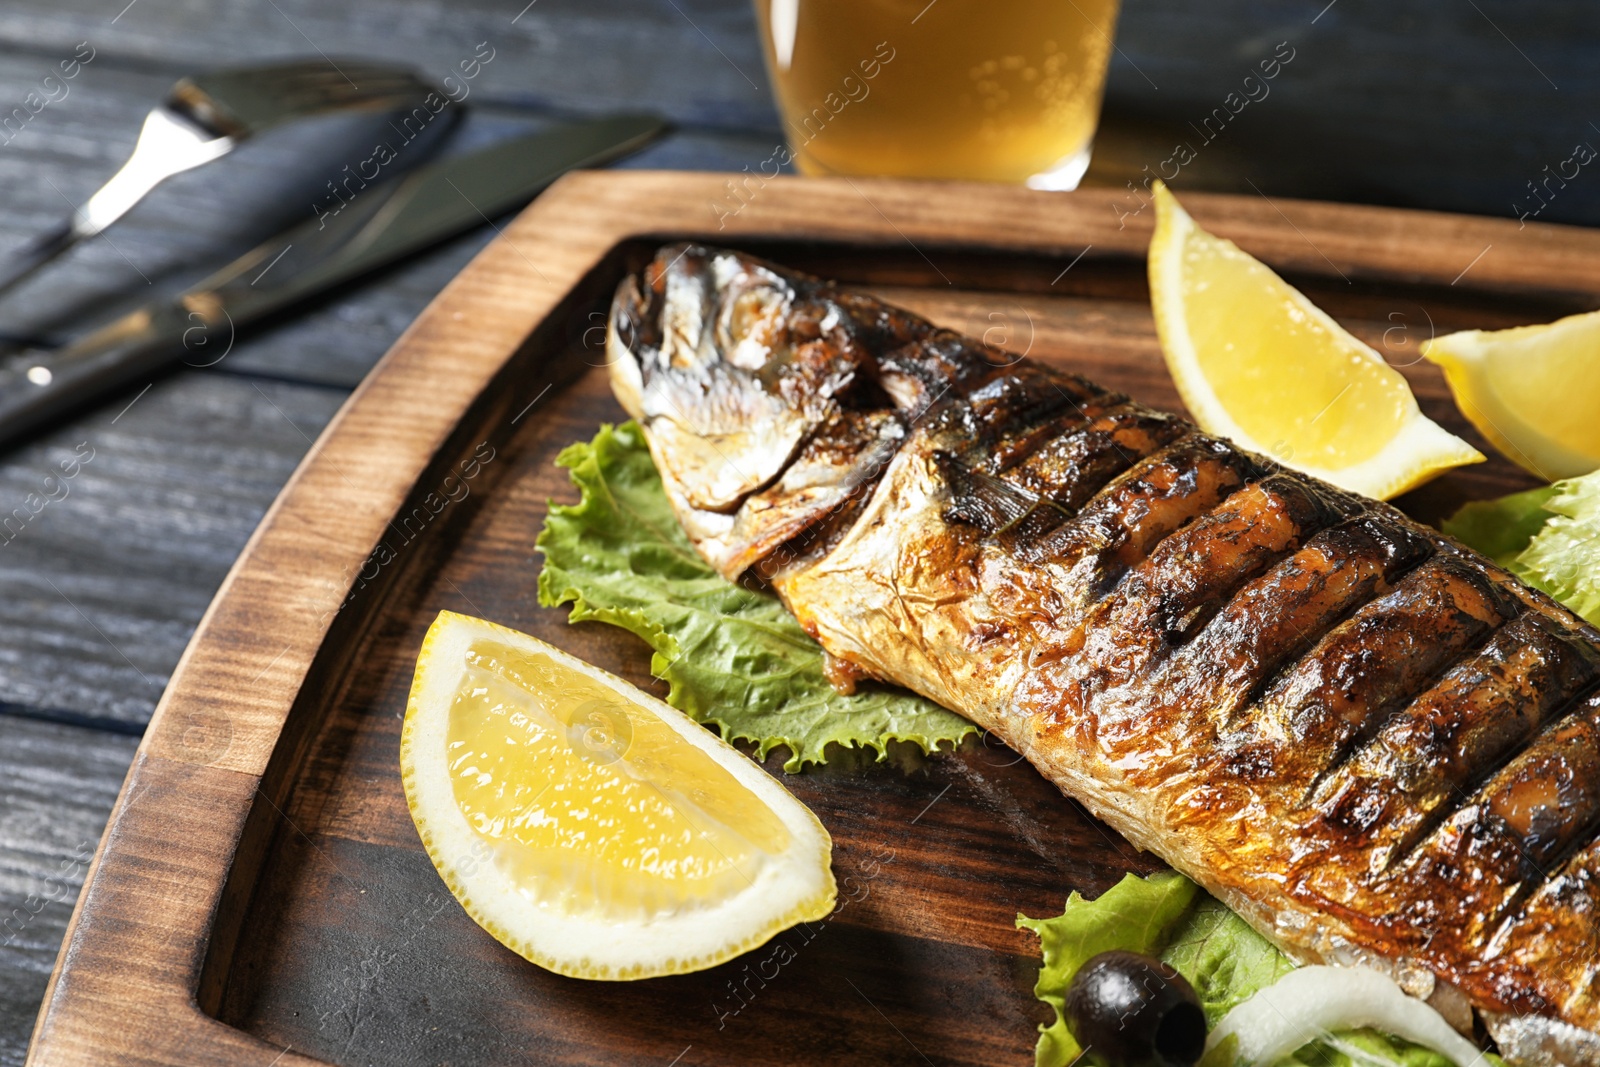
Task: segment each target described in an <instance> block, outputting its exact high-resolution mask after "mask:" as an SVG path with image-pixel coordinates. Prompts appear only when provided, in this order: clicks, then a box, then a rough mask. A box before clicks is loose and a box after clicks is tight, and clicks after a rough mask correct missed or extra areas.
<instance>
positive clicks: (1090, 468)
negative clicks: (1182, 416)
mask: <svg viewBox="0 0 1600 1067" xmlns="http://www.w3.org/2000/svg"><path fill="white" fill-rule="evenodd" d="M1189 429H1190V428H1189V427H1188V426H1187V425H1185V424H1184V423H1183V422H1182V421H1181V420H1178V419H1175V418H1173V417H1172V416H1170V415H1163V414H1161V413H1159V412H1154V411H1150V410H1149V409H1148V408H1144V407H1140V406H1139V405H1136V404H1124V405H1121V406H1119V407H1116V408H1111V409H1109V410H1106V411H1104V412H1102V413H1100V414H1098V415H1096V416H1095V417H1093V418H1091V419H1089V420H1087V421H1086V422H1085V423H1084V424H1083V425H1082V426H1081V427H1078V428H1076V429H1074V430H1073V431H1071V432H1069V433H1064V434H1062V435H1060V436H1058V437H1055V438H1053V439H1050V440H1047V441H1041V442H1040V443H1039V446H1038V447H1037V448H1036V449H1035V450H1034V452H1033V453H1032V454H1031V455H1029V456H1028V457H1027V458H1026V459H1025V460H1023V461H1022V462H1021V463H1018V464H1015V465H1013V466H1012V467H1011V468H1010V469H1008V470H1007V471H1006V472H1005V473H1004V474H1003V475H1002V477H1003V478H1004V479H1005V480H1006V481H1007V482H1009V483H1011V484H1012V485H1015V486H1017V487H1018V488H1019V489H1022V490H1024V491H1026V492H1030V493H1033V494H1034V495H1036V496H1040V497H1043V498H1045V499H1048V500H1050V501H1052V502H1053V503H1055V504H1056V505H1057V506H1059V507H1060V508H1061V509H1062V510H1064V511H1065V512H1067V513H1068V514H1075V513H1076V512H1077V511H1078V510H1079V509H1080V508H1082V507H1083V505H1084V504H1086V503H1088V501H1089V500H1090V499H1092V498H1093V497H1094V496H1095V494H1097V493H1099V492H1100V491H1101V490H1102V489H1104V488H1105V486H1106V485H1107V483H1109V482H1110V481H1111V480H1112V479H1113V478H1115V477H1116V476H1117V475H1119V474H1121V473H1123V472H1124V471H1126V470H1128V469H1130V468H1131V467H1133V466H1134V465H1135V464H1137V463H1138V462H1139V461H1140V460H1142V459H1144V458H1145V457H1147V456H1149V455H1151V454H1152V453H1154V452H1156V451H1157V450H1159V449H1161V448H1164V447H1165V446H1167V445H1169V444H1171V443H1172V442H1173V441H1176V440H1177V439H1178V438H1180V437H1183V436H1185V435H1186V434H1187V433H1188V432H1189Z"/></svg>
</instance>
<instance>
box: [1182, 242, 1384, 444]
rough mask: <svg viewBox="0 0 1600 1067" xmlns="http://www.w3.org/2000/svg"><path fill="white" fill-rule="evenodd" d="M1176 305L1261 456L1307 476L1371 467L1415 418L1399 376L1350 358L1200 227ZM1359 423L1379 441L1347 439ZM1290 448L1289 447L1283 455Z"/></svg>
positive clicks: (1299, 306) (1344, 344) (1188, 250)
mask: <svg viewBox="0 0 1600 1067" xmlns="http://www.w3.org/2000/svg"><path fill="white" fill-rule="evenodd" d="M1184 260H1185V263H1184V266H1185V269H1184V272H1183V288H1184V293H1183V299H1184V304H1185V307H1186V309H1187V312H1188V314H1187V318H1188V326H1189V334H1190V336H1191V337H1192V338H1193V339H1194V347H1195V352H1196V355H1197V356H1198V362H1199V365H1200V371H1201V373H1203V374H1204V375H1205V376H1206V379H1207V380H1208V381H1209V382H1210V383H1211V386H1212V389H1213V390H1215V391H1216V392H1217V393H1218V394H1220V395H1225V396H1227V397H1228V402H1227V403H1228V413H1229V414H1230V415H1232V416H1233V421H1234V422H1235V423H1237V424H1238V426H1239V428H1240V429H1242V430H1243V431H1244V432H1245V433H1246V434H1248V435H1249V436H1250V437H1252V438H1254V439H1255V440H1256V441H1259V442H1262V443H1264V444H1266V445H1267V446H1268V449H1269V451H1277V452H1280V453H1281V452H1288V451H1290V449H1291V448H1292V453H1291V455H1290V456H1289V458H1292V459H1293V460H1295V461H1296V462H1297V463H1300V464H1305V465H1307V466H1312V467H1348V466H1351V465H1353V464H1356V463H1360V462H1362V461H1363V460H1367V459H1371V458H1372V457H1373V456H1375V455H1377V454H1378V453H1379V452H1380V451H1382V450H1383V447H1384V445H1385V444H1386V443H1387V442H1388V440H1389V438H1388V436H1386V435H1385V434H1384V433H1383V432H1382V431H1383V430H1393V429H1397V428H1398V427H1399V426H1400V425H1401V424H1402V423H1403V422H1405V420H1406V418H1407V417H1408V416H1409V415H1410V414H1411V412H1412V411H1414V410H1415V407H1416V403H1415V401H1414V400H1413V399H1412V396H1411V389H1410V387H1409V386H1408V385H1407V384H1406V381H1405V379H1404V378H1403V377H1401V375H1400V373H1399V372H1398V371H1396V370H1394V369H1393V368H1392V367H1390V366H1388V365H1387V364H1385V363H1383V362H1382V361H1381V360H1379V359H1375V358H1370V357H1368V356H1367V355H1366V354H1365V353H1363V352H1360V351H1352V350H1351V348H1350V345H1349V341H1348V340H1347V338H1348V335H1347V334H1345V333H1344V331H1343V330H1342V329H1338V327H1336V326H1333V325H1332V324H1331V323H1329V322H1327V321H1325V320H1324V319H1322V318H1321V317H1320V316H1315V315H1311V314H1309V313H1307V311H1306V309H1305V307H1304V304H1305V297H1303V296H1302V295H1301V294H1300V293H1299V292H1298V291H1296V290H1295V289H1293V288H1291V287H1290V286H1289V285H1288V283H1287V282H1285V281H1284V280H1283V279H1282V278H1280V277H1278V276H1277V275H1276V274H1274V273H1273V272H1272V271H1271V270H1269V269H1268V268H1267V267H1266V266H1265V265H1264V264H1262V263H1261V262H1260V261H1258V260H1256V259H1255V258H1253V257H1252V256H1249V255H1247V254H1245V253H1244V252H1241V251H1240V250H1239V249H1238V248H1236V247H1235V246H1234V245H1233V243H1232V242H1229V241H1221V240H1218V239H1217V238H1215V237H1212V236H1211V235H1210V234H1208V233H1206V232H1204V231H1203V230H1199V229H1198V228H1197V229H1196V230H1195V232H1194V233H1193V234H1192V235H1191V236H1190V238H1189V240H1188V241H1187V242H1186V243H1185V248H1184ZM1351 422H1355V423H1359V424H1360V425H1362V426H1364V427H1369V428H1371V429H1372V430H1375V431H1378V432H1367V433H1359V434H1357V433H1350V432H1349V431H1348V425H1349V423H1351ZM1285 446H1289V447H1285Z"/></svg>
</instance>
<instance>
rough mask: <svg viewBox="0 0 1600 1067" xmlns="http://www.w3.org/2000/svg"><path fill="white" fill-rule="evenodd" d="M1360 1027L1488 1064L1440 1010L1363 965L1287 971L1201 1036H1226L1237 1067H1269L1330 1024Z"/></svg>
mask: <svg viewBox="0 0 1600 1067" xmlns="http://www.w3.org/2000/svg"><path fill="white" fill-rule="evenodd" d="M1362 1026H1371V1027H1375V1028H1376V1029H1379V1030H1383V1031H1385V1032H1387V1033H1391V1034H1393V1035H1395V1036H1396V1037H1402V1038H1405V1039H1406V1040H1407V1041H1412V1042H1415V1043H1416V1044H1418V1045H1423V1046H1426V1047H1427V1048H1431V1049H1433V1050H1434V1051H1435V1052H1437V1053H1439V1054H1440V1055H1442V1056H1448V1057H1449V1058H1450V1059H1451V1060H1453V1061H1455V1063H1456V1065H1457V1067H1486V1065H1487V1064H1488V1062H1489V1061H1488V1059H1487V1057H1485V1056H1484V1054H1483V1053H1482V1052H1480V1051H1479V1050H1478V1048H1477V1046H1475V1045H1474V1044H1473V1043H1472V1042H1470V1041H1468V1040H1467V1039H1466V1038H1464V1037H1462V1036H1461V1035H1460V1034H1458V1033H1456V1031H1455V1028H1454V1027H1452V1026H1451V1025H1450V1024H1449V1023H1447V1022H1445V1020H1444V1016H1442V1015H1440V1014H1439V1013H1438V1012H1436V1011H1434V1010H1433V1009H1432V1008H1430V1007H1429V1006H1428V1005H1427V1004H1425V1003H1424V1002H1422V1001H1420V1000H1418V999H1416V998H1415V997H1410V996H1407V995H1406V994H1405V992H1404V991H1402V990H1401V988H1400V987H1399V986H1397V985H1395V984H1394V980H1393V979H1391V978H1390V977H1389V976H1388V975H1386V974H1383V973H1381V972H1379V971H1375V970H1372V969H1371V968H1369V967H1300V968H1297V969H1296V970H1293V971H1290V972H1289V973H1288V974H1286V975H1284V976H1283V977H1282V978H1280V979H1278V980H1277V981H1276V982H1274V983H1273V984H1272V985H1269V986H1267V987H1266V988H1265V989H1262V990H1260V991H1258V992H1257V993H1256V994H1255V996H1253V997H1251V998H1250V999H1249V1000H1246V1001H1245V1002H1244V1003H1242V1004H1240V1005H1238V1006H1237V1007H1235V1008H1234V1009H1233V1010H1232V1011H1230V1012H1228V1014H1226V1015H1224V1016H1223V1017H1222V1021H1221V1022H1219V1023H1217V1025H1216V1028H1215V1029H1214V1030H1212V1031H1211V1036H1210V1037H1209V1038H1207V1039H1206V1051H1207V1052H1210V1051H1211V1050H1212V1049H1213V1048H1215V1047H1216V1046H1217V1045H1219V1044H1221V1043H1222V1042H1223V1040H1224V1039H1226V1038H1228V1037H1234V1038H1236V1039H1237V1040H1238V1042H1239V1045H1238V1064H1239V1067H1271V1065H1272V1064H1274V1063H1277V1062H1278V1061H1279V1060H1281V1059H1282V1058H1283V1057H1285V1056H1287V1055H1289V1054H1290V1053H1291V1052H1293V1051H1295V1050H1296V1049H1298V1048H1300V1047H1301V1046H1302V1045H1304V1044H1306V1043H1307V1042H1308V1041H1315V1040H1317V1039H1318V1038H1321V1037H1324V1036H1326V1035H1327V1033H1328V1032H1329V1031H1330V1030H1353V1029H1355V1028H1357V1027H1362Z"/></svg>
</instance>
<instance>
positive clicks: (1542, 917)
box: [1489, 841, 1600, 1014]
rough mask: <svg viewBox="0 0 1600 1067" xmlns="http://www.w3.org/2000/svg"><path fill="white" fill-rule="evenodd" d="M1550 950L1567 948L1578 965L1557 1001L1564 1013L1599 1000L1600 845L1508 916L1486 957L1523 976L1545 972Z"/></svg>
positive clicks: (1577, 858)
mask: <svg viewBox="0 0 1600 1067" xmlns="http://www.w3.org/2000/svg"><path fill="white" fill-rule="evenodd" d="M1519 934H1522V935H1523V936H1518V935H1519ZM1551 946H1558V947H1560V948H1564V949H1567V950H1568V951H1569V953H1570V958H1571V959H1575V960H1577V961H1578V962H1579V963H1581V964H1582V970H1581V971H1580V973H1579V974H1577V975H1576V976H1574V977H1573V978H1572V979H1571V980H1570V981H1568V982H1567V983H1565V989H1564V990H1562V993H1561V999H1560V1000H1559V1001H1558V1002H1557V1006H1558V1007H1559V1008H1560V1010H1561V1011H1562V1012H1563V1013H1570V1014H1578V1011H1577V1010H1576V1009H1579V1008H1580V1007H1581V1006H1582V1005H1583V1004H1585V1003H1587V1004H1589V1005H1593V1004H1594V1003H1595V1001H1596V1000H1597V999H1600V841H1595V842H1592V843H1591V844H1589V845H1588V846H1587V847H1586V848H1584V849H1582V850H1580V851H1579V852H1577V853H1576V854H1575V855H1573V857H1572V858H1571V859H1570V860H1568V861H1567V863H1566V865H1565V866H1563V867H1562V868H1561V869H1560V870H1559V871H1557V872H1556V873H1555V874H1554V875H1552V876H1551V877H1550V879H1549V880H1547V881H1546V882H1545V883H1544V884H1543V885H1541V886H1539V888H1538V889H1536V890H1535V891H1534V892H1533V893H1532V894H1531V895H1530V896H1529V898H1528V901H1527V903H1526V904H1525V905H1524V906H1523V908H1522V909H1521V911H1520V912H1518V913H1516V914H1513V915H1511V916H1508V917H1507V918H1506V920H1505V921H1504V922H1503V923H1502V924H1501V926H1500V928H1499V929H1498V930H1496V931H1495V934H1494V937H1493V938H1492V939H1491V940H1490V942H1489V952H1490V953H1491V954H1492V955H1496V956H1503V957H1504V958H1506V959H1507V960H1508V961H1509V962H1512V963H1514V964H1517V965H1519V966H1520V967H1521V968H1522V969H1523V970H1524V973H1530V974H1531V973H1534V972H1536V971H1539V970H1543V971H1545V972H1546V973H1548V972H1550V971H1551V970H1553V968H1551V967H1549V966H1548V964H1549V962H1550V961H1549V958H1548V957H1549V955H1550V947H1551ZM1541 964H1544V965H1545V966H1543V967H1541V966H1540V965H1541Z"/></svg>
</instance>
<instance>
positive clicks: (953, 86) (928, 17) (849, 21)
mask: <svg viewBox="0 0 1600 1067" xmlns="http://www.w3.org/2000/svg"><path fill="white" fill-rule="evenodd" d="M755 6H756V14H757V17H758V18H759V20H760V23H761V34H762V40H763V44H764V45H765V48H766V57H767V70H768V72H769V73H770V74H771V76H772V82H773V85H774V87H775V89H776V92H777V97H778V108H779V111H780V112H781V114H782V116H783V121H784V126H785V132H786V133H787V136H788V138H789V143H790V146H791V149H792V152H793V157H794V161H795V165H796V166H797V167H798V168H799V170H800V172H801V173H803V174H882V175H895V176H900V177H913V178H970V179H977V180H981V181H1000V182H1026V183H1028V184H1030V185H1034V186H1036V187H1041V188H1051V189H1070V188H1072V187H1073V186H1075V185H1076V184H1077V182H1078V179H1079V178H1080V177H1082V175H1083V172H1084V169H1085V168H1086V167H1087V166H1088V162H1089V145H1090V142H1091V140H1092V139H1093V137H1094V129H1095V122H1096V120H1097V119H1098V118H1099V114H1100V98H1101V94H1102V93H1103V91H1104V88H1105V77H1106V64H1107V62H1108V60H1109V58H1110V53H1111V39H1112V34H1113V32H1114V30H1115V28H1116V18H1117V0H933V2H932V3H929V2H928V0H755Z"/></svg>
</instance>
